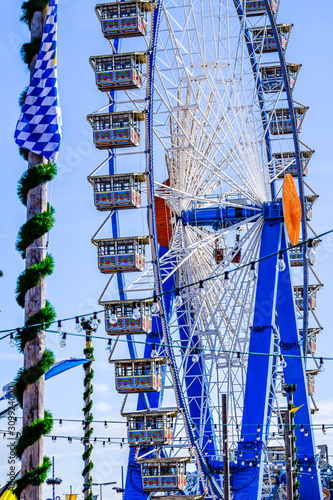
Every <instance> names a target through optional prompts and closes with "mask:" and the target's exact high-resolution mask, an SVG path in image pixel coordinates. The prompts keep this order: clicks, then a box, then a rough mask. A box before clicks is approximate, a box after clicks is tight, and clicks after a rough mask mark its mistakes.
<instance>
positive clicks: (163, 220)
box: [155, 179, 172, 248]
mask: <svg viewBox="0 0 333 500" xmlns="http://www.w3.org/2000/svg"><path fill="white" fill-rule="evenodd" d="M163 184H164V185H165V186H170V180H169V179H167V180H166V181H165V182H163ZM155 209H156V226H157V241H158V243H159V244H160V245H162V246H163V247H166V248H169V243H170V239H171V234H172V233H171V223H170V217H171V213H170V208H169V207H168V206H167V204H166V202H165V200H164V199H163V198H159V197H158V196H155Z"/></svg>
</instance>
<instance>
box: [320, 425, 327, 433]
mask: <svg viewBox="0 0 333 500" xmlns="http://www.w3.org/2000/svg"><path fill="white" fill-rule="evenodd" d="M321 430H322V431H323V434H324V435H325V434H326V429H325V425H324V424H323V425H322V427H321Z"/></svg>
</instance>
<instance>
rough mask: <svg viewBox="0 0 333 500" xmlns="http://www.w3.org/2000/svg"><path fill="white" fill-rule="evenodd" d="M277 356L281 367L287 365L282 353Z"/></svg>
mask: <svg viewBox="0 0 333 500" xmlns="http://www.w3.org/2000/svg"><path fill="white" fill-rule="evenodd" d="M279 358H280V366H281V367H282V368H286V366H287V362H286V360H285V359H284V357H283V355H282V354H280V355H279Z"/></svg>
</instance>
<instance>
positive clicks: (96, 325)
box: [91, 312, 98, 331]
mask: <svg viewBox="0 0 333 500" xmlns="http://www.w3.org/2000/svg"><path fill="white" fill-rule="evenodd" d="M91 328H92V329H93V330H95V331H96V330H97V328H98V320H97V312H94V315H93V319H92V322H91Z"/></svg>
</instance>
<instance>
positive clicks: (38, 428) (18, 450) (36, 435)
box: [15, 411, 53, 458]
mask: <svg viewBox="0 0 333 500" xmlns="http://www.w3.org/2000/svg"><path fill="white" fill-rule="evenodd" d="M52 427H53V418H52V415H51V413H50V412H48V411H45V414H44V418H43V419H41V418H36V419H35V420H34V421H33V422H32V424H30V425H26V426H25V427H24V429H23V431H22V434H21V436H20V437H19V438H18V440H17V441H16V444H15V455H16V456H17V458H21V457H22V455H23V452H24V450H25V449H26V448H27V447H28V446H31V445H33V444H35V443H37V441H38V440H39V439H40V436H41V434H49V432H50V431H51V429H52Z"/></svg>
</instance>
